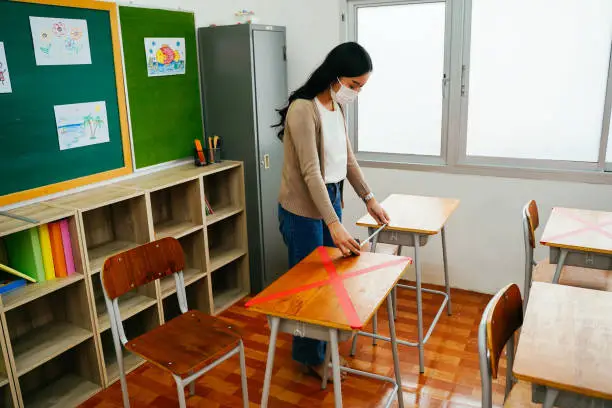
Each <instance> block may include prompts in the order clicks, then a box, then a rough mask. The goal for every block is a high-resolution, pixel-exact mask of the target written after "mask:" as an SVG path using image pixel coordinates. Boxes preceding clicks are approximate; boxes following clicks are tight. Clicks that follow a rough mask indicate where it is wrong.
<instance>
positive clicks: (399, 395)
mask: <svg viewBox="0 0 612 408" xmlns="http://www.w3.org/2000/svg"><path fill="white" fill-rule="evenodd" d="M392 313H393V307H391V295H389V296H387V314H388V316H389V336H390V337H391V350H393V368H394V369H395V382H396V383H397V402H398V406H399V408H404V397H403V394H402V376H401V374H400V365H399V355H398V354H397V339H396V337H395V321H394V320H393V319H392Z"/></svg>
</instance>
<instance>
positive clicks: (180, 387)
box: [172, 374, 187, 408]
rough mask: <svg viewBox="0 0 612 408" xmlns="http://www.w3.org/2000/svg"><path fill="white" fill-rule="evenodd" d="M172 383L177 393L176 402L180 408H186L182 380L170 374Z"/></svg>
mask: <svg viewBox="0 0 612 408" xmlns="http://www.w3.org/2000/svg"><path fill="white" fill-rule="evenodd" d="M172 377H173V378H174V382H176V391H177V392H178V401H179V407H180V408H187V401H186V400H185V388H184V387H183V380H182V378H181V377H179V376H176V375H174V374H172Z"/></svg>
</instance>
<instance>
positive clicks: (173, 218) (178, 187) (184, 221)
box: [149, 179, 204, 239]
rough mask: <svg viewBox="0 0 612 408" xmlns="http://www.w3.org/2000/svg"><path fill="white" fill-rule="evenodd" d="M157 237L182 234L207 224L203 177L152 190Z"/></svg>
mask: <svg viewBox="0 0 612 408" xmlns="http://www.w3.org/2000/svg"><path fill="white" fill-rule="evenodd" d="M149 196H150V197H151V213H152V215H153V230H154V233H155V239H161V238H165V237H174V238H180V237H183V236H185V235H187V234H190V233H192V232H194V231H196V230H198V229H201V228H202V226H203V225H204V213H203V210H202V204H203V203H202V189H201V182H200V179H195V180H188V181H183V182H179V183H177V184H174V185H172V186H170V187H165V188H161V189H159V190H155V191H151V192H150V193H149Z"/></svg>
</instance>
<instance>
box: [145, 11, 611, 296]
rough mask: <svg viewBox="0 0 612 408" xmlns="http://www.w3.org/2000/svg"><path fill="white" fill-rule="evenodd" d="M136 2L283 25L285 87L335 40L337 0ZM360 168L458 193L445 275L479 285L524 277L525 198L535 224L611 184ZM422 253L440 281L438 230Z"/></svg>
mask: <svg viewBox="0 0 612 408" xmlns="http://www.w3.org/2000/svg"><path fill="white" fill-rule="evenodd" d="M137 4H140V5H146V6H150V7H168V8H174V9H176V8H178V7H181V8H183V9H189V10H194V11H195V12H196V24H197V25H198V26H206V25H209V24H213V23H214V24H228V23H233V21H234V20H233V19H234V16H233V14H234V12H235V11H237V10H239V9H244V8H246V9H251V10H253V11H255V13H256V15H257V16H258V17H259V18H260V21H261V23H264V24H274V25H284V26H286V27H287V43H288V44H287V48H288V60H289V61H288V69H289V86H290V89H294V88H296V87H297V86H299V85H300V84H301V83H302V82H303V81H304V80H305V79H306V77H307V75H308V74H309V73H310V72H311V71H312V69H313V68H314V67H315V66H316V65H317V64H318V63H319V62H320V61H321V60H322V59H323V57H324V56H325V54H326V53H327V52H328V51H329V50H330V49H331V48H332V47H333V46H334V45H336V44H337V43H338V41H339V40H340V35H339V33H340V30H339V24H340V21H339V12H340V10H339V2H338V1H337V0H243V1H238V0H178V1H172V0H139V1H138V2H137ZM364 172H365V174H366V177H367V179H368V181H369V183H370V184H371V186H372V187H373V189H374V191H375V193H376V194H377V196H378V197H379V198H384V197H385V196H386V195H387V194H390V193H408V194H421V195H430V196H442V197H453V198H458V199H460V200H461V204H460V206H459V209H458V210H457V212H456V213H455V214H454V215H453V216H452V218H451V220H450V222H449V224H448V233H447V234H448V235H447V236H448V258H449V264H450V274H451V282H452V285H453V286H454V287H459V288H464V289H471V290H476V291H481V292H489V293H491V292H494V291H496V290H497V289H499V288H500V287H501V286H503V285H505V284H506V283H509V282H517V283H522V282H523V276H524V275H523V271H524V269H523V268H524V267H523V262H524V258H523V241H522V231H521V208H522V206H523V205H524V204H525V203H526V202H527V201H528V200H530V199H536V200H537V201H538V204H539V206H540V211H541V214H540V216H541V220H542V225H544V224H545V222H546V220H547V218H548V215H549V213H550V210H551V208H552V207H553V206H566V207H578V208H590V209H604V210H606V209H607V210H609V209H610V207H611V206H610V204H609V203H612V186H602V185H588V184H578V183H565V182H552V181H536V180H518V179H503V178H496V177H482V176H464V175H449V174H437V173H421V172H412V171H401V170H384V169H364ZM349 190H350V189H349ZM364 211H365V210H364V207H363V204H362V203H361V201H360V200H358V199H357V197H355V195H354V194H352V193H349V194H347V198H346V208H345V223H346V224H347V226H348V227H349V229H350V230H351V231H352V232H353V233H355V234H356V235H360V236H361V237H365V235H366V234H365V232H364V231H363V230H360V229H358V228H355V227H353V226H352V225H353V224H354V221H355V220H356V219H357V218H359V217H360V216H361V215H362V214H363V213H364ZM540 233H541V230H540ZM406 253H407V254H408V251H407V252H406ZM423 255H424V256H423V265H424V274H425V281H427V282H435V283H440V282H442V280H441V278H442V270H441V267H442V264H441V250H440V239H439V237H437V238H434V239H432V240H431V241H430V244H428V245H427V246H426V247H425V249H424V254H423ZM544 256H546V251H545V250H544V249H543V248H539V249H538V250H537V252H536V257H539V258H543V257H544Z"/></svg>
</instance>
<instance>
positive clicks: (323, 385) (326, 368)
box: [321, 343, 331, 390]
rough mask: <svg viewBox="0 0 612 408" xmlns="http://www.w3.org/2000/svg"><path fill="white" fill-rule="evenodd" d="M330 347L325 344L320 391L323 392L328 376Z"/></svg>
mask: <svg viewBox="0 0 612 408" xmlns="http://www.w3.org/2000/svg"><path fill="white" fill-rule="evenodd" d="M330 350H331V346H330V345H329V343H327V345H326V346H325V360H324V361H323V367H325V370H323V378H321V389H322V390H325V389H327V376H328V374H329V360H330V358H331V352H330Z"/></svg>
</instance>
